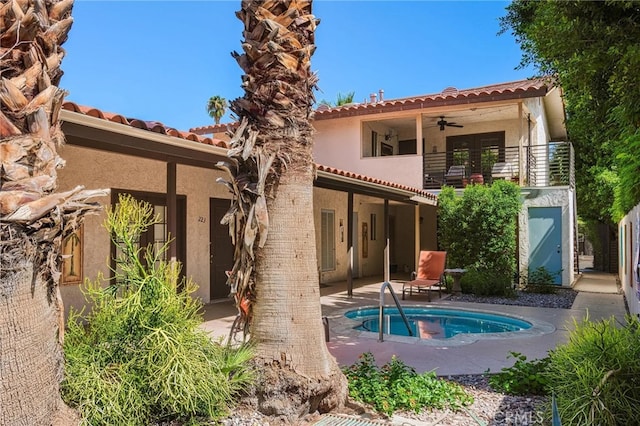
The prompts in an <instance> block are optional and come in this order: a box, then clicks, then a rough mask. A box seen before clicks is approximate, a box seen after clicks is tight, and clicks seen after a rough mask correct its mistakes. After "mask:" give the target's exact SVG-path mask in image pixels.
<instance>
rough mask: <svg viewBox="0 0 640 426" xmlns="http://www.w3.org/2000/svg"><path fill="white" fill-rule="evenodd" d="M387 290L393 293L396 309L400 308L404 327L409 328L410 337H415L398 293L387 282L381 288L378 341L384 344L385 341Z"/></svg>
mask: <svg viewBox="0 0 640 426" xmlns="http://www.w3.org/2000/svg"><path fill="white" fill-rule="evenodd" d="M385 288H388V289H389V293H391V296H392V297H393V301H394V302H395V304H396V307H397V308H398V312H400V316H401V317H402V320H403V321H404V325H406V326H407V331H409V336H413V330H411V325H409V320H408V319H407V316H406V315H405V314H404V311H403V310H402V306H400V300H398V296H396V293H395V292H394V291H393V287H391V283H390V282H389V281H385V282H384V283H382V287H380V309H379V311H380V314H379V317H378V333H379V335H378V336H379V337H378V341H380V342H382V341H383V340H384V337H383V335H384V332H383V322H384V289H385Z"/></svg>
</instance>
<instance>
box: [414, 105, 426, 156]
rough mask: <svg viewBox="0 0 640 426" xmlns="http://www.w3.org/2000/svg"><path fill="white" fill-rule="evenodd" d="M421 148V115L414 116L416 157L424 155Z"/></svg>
mask: <svg viewBox="0 0 640 426" xmlns="http://www.w3.org/2000/svg"><path fill="white" fill-rule="evenodd" d="M423 148H424V147H423V146H422V114H418V115H417V116H416V153H417V154H418V155H422V154H424V150H423Z"/></svg>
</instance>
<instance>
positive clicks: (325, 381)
mask: <svg viewBox="0 0 640 426" xmlns="http://www.w3.org/2000/svg"><path fill="white" fill-rule="evenodd" d="M268 207H269V217H270V223H269V238H268V239H267V241H266V243H265V245H264V248H263V249H261V250H260V251H259V252H258V255H257V265H256V282H257V285H256V303H255V307H254V320H253V324H252V326H251V333H252V334H251V339H252V342H253V343H255V344H256V352H257V357H256V360H257V365H258V366H259V367H260V369H261V371H263V372H264V379H263V381H262V384H263V386H262V387H261V390H260V391H261V393H262V397H261V398H259V400H260V401H261V407H260V408H261V411H263V412H265V413H267V414H278V415H289V416H291V415H293V414H296V413H313V412H315V411H320V412H328V411H331V410H332V409H334V408H337V407H339V406H341V405H342V404H343V403H344V400H345V398H346V379H345V377H344V375H343V374H342V372H341V371H340V369H339V368H338V365H337V363H336V361H335V358H334V357H333V356H332V355H331V354H330V353H329V351H328V349H327V346H326V343H325V338H324V328H323V325H322V319H321V317H322V313H321V305H320V286H319V282H318V269H317V267H318V263H317V256H316V244H315V241H316V239H315V227H314V221H313V219H312V218H313V170H312V169H311V167H307V169H306V170H300V169H299V168H298V167H292V168H291V169H289V170H287V171H286V172H285V173H283V174H282V175H281V176H280V179H279V183H278V187H277V194H276V196H275V197H274V198H272V201H271V202H270V203H268Z"/></svg>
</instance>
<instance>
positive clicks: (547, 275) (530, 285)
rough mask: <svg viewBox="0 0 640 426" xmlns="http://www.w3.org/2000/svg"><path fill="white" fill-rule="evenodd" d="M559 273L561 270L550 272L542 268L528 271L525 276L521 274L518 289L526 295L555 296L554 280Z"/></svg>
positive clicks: (556, 288)
mask: <svg viewBox="0 0 640 426" xmlns="http://www.w3.org/2000/svg"><path fill="white" fill-rule="evenodd" d="M561 273H562V269H561V270H559V271H557V272H551V271H549V270H548V269H547V268H545V267H544V266H539V267H537V268H536V269H533V270H532V269H529V271H528V272H527V274H526V275H524V274H523V276H522V282H521V284H520V287H521V289H522V291H524V292H526V293H540V294H555V293H557V290H558V286H557V285H556V284H555V280H556V277H557V276H558V275H560V274H561Z"/></svg>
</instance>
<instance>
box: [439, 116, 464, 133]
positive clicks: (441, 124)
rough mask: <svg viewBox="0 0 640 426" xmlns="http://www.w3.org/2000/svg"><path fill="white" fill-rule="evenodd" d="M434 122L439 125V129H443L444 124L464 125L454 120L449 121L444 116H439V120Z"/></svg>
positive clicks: (452, 125)
mask: <svg viewBox="0 0 640 426" xmlns="http://www.w3.org/2000/svg"><path fill="white" fill-rule="evenodd" d="M436 124H437V125H438V126H440V130H444V127H445V126H449V127H464V126H463V125H462V124H456V123H454V122H449V121H447V120H445V119H444V116H440V120H439V121H438V122H437V123H436Z"/></svg>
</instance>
